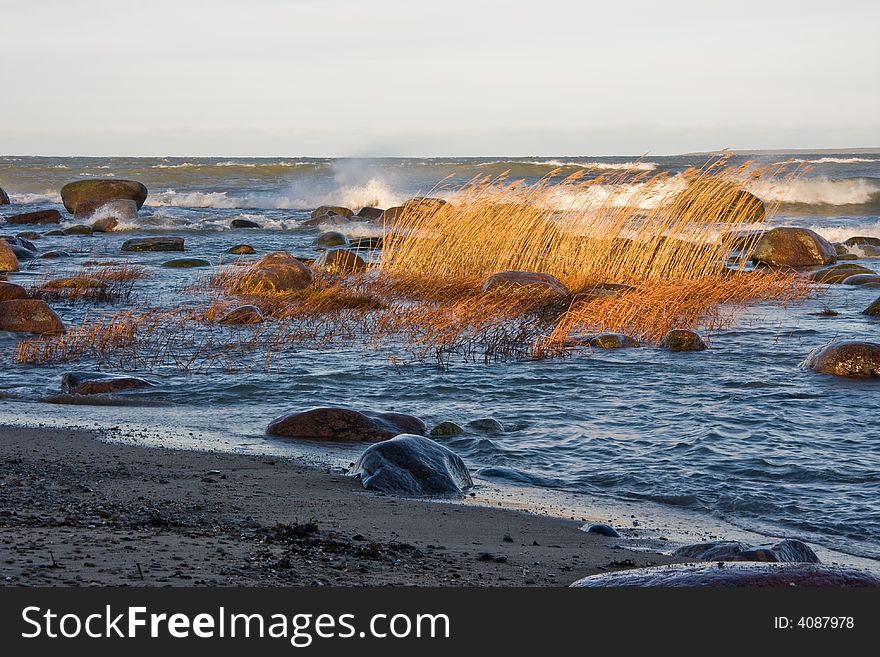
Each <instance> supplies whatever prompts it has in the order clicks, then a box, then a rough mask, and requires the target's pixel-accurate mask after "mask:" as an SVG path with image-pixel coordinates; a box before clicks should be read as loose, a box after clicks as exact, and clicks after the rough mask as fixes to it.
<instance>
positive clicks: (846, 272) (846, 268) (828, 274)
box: [810, 263, 877, 285]
mask: <svg viewBox="0 0 880 657" xmlns="http://www.w3.org/2000/svg"><path fill="white" fill-rule="evenodd" d="M876 273H877V272H875V271H872V270H870V269H868V268H867V267H862V266H861V265H854V264H850V263H847V264H843V265H831V266H830V267H825V268H824V269H820V270H819V271H817V272H813V273H812V274H810V278H811V279H812V280H814V281H816V282H817V283H825V284H826V285H834V284H837V283H843V281H845V280H846V279H847V278H849V277H850V276H854V275H856V274H876Z"/></svg>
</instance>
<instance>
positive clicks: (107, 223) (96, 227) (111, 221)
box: [92, 217, 119, 233]
mask: <svg viewBox="0 0 880 657" xmlns="http://www.w3.org/2000/svg"><path fill="white" fill-rule="evenodd" d="M118 225H119V219H117V218H116V217H104V218H103V219H95V221H93V222H92V232H93V233H109V232H111V231H112V230H113V229H114V228H116V227H117V226H118Z"/></svg>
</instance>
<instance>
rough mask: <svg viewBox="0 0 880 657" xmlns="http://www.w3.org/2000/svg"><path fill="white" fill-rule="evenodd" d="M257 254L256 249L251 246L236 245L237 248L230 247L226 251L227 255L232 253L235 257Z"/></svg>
mask: <svg viewBox="0 0 880 657" xmlns="http://www.w3.org/2000/svg"><path fill="white" fill-rule="evenodd" d="M256 252H257V251H256V249H254V247H252V246H251V245H250V244H236V245H235V246H230V247H229V248H228V249H226V253H231V254H233V255H251V254H253V253H256Z"/></svg>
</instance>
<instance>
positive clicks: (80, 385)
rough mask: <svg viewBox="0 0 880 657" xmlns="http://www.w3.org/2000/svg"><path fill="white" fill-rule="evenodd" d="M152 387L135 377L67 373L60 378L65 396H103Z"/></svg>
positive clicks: (145, 381)
mask: <svg viewBox="0 0 880 657" xmlns="http://www.w3.org/2000/svg"><path fill="white" fill-rule="evenodd" d="M154 385H156V384H155V383H151V382H150V381H147V380H145V379H141V378H139V377H136V376H127V375H124V374H103V373H101V372H68V373H67V374H65V375H63V376H62V377H61V392H62V393H64V394H66V395H105V394H109V393H113V392H123V391H125V390H136V389H138V388H151V387H153V386H154Z"/></svg>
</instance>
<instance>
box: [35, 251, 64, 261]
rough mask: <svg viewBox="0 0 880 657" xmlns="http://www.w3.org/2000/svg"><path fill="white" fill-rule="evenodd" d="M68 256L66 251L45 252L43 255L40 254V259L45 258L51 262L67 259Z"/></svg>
mask: <svg viewBox="0 0 880 657" xmlns="http://www.w3.org/2000/svg"><path fill="white" fill-rule="evenodd" d="M69 257H70V254H69V253H68V252H67V251H46V252H45V253H41V254H40V258H46V259H47V260H51V259H52V258H69Z"/></svg>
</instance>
